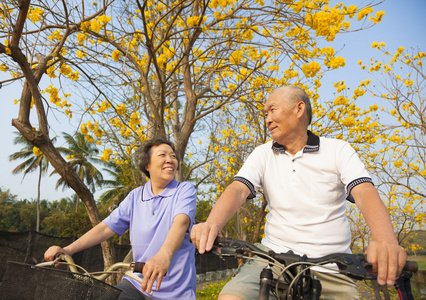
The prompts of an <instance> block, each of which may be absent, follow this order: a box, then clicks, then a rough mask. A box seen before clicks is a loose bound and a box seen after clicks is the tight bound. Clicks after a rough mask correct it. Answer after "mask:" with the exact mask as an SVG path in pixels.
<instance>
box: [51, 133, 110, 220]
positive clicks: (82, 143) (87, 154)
mask: <svg viewBox="0 0 426 300" xmlns="http://www.w3.org/2000/svg"><path fill="white" fill-rule="evenodd" d="M62 134H63V135H64V138H65V141H66V142H67V143H68V148H65V149H63V151H61V153H62V154H65V155H67V156H68V157H67V158H68V159H69V160H70V161H69V163H70V164H71V166H72V168H73V169H74V170H75V172H76V173H77V174H78V175H79V177H80V179H81V180H83V182H85V183H86V184H87V186H88V187H89V188H90V190H91V191H92V193H94V192H95V191H96V187H97V186H101V184H102V180H103V177H102V173H101V172H100V171H99V170H98V169H97V168H96V167H95V165H93V163H101V162H102V161H101V160H100V159H98V158H96V157H95V156H96V155H98V154H99V149H98V148H96V145H95V144H94V143H89V142H87V141H86V139H85V136H84V134H82V133H81V132H77V133H76V134H75V135H74V136H71V135H69V134H68V133H65V132H63V133H62ZM92 162H93V163H92ZM54 173H57V172H56V170H55V171H53V172H52V174H54ZM60 186H62V187H63V189H65V188H67V187H69V185H68V184H67V182H66V181H65V180H64V179H63V178H62V177H61V178H60V179H59V180H58V182H57V183H56V189H58V188H59V187H60ZM78 204H79V198H77V201H76V206H75V211H76V212H77V210H78Z"/></svg>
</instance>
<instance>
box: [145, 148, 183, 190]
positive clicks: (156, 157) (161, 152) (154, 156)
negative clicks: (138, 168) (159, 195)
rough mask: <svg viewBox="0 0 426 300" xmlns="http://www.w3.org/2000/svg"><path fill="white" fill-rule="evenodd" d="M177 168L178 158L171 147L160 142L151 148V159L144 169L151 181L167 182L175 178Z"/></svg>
mask: <svg viewBox="0 0 426 300" xmlns="http://www.w3.org/2000/svg"><path fill="white" fill-rule="evenodd" d="M177 168H178V160H177V158H176V153H175V152H174V151H173V149H172V147H170V146H169V145H167V144H161V145H158V146H153V147H152V148H151V160H150V162H149V165H148V167H147V168H146V170H147V171H148V172H149V176H150V178H151V181H152V182H153V183H154V182H156V183H159V184H161V183H165V184H168V183H169V182H171V181H172V180H173V179H174V178H175V175H176V172H177Z"/></svg>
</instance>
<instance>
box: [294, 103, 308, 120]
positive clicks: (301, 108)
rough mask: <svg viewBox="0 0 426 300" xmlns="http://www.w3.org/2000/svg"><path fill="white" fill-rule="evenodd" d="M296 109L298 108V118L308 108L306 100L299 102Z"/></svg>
mask: <svg viewBox="0 0 426 300" xmlns="http://www.w3.org/2000/svg"><path fill="white" fill-rule="evenodd" d="M296 109H297V117H298V118H301V117H303V115H304V114H305V110H306V105H305V102H303V101H299V103H297V105H296Z"/></svg>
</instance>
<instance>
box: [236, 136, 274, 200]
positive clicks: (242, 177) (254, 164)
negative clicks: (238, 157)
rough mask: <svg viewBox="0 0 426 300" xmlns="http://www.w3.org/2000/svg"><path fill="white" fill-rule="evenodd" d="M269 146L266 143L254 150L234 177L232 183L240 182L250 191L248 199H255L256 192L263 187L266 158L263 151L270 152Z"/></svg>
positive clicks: (269, 143) (269, 144)
mask: <svg viewBox="0 0 426 300" xmlns="http://www.w3.org/2000/svg"><path fill="white" fill-rule="evenodd" d="M271 145H272V144H271V142H268V143H266V144H264V145H261V146H259V147H257V148H256V149H254V150H253V152H252V153H251V154H250V155H249V156H248V157H247V159H246V161H245V162H244V164H243V166H242V167H241V169H240V170H239V171H238V173H237V175H235V177H234V181H240V182H242V183H244V184H245V185H246V186H247V187H248V189H249V190H250V195H249V196H248V198H254V197H256V192H257V191H258V190H259V189H260V188H261V187H262V186H263V176H264V169H265V165H266V157H267V155H266V154H265V153H264V151H265V149H269V151H272V150H271Z"/></svg>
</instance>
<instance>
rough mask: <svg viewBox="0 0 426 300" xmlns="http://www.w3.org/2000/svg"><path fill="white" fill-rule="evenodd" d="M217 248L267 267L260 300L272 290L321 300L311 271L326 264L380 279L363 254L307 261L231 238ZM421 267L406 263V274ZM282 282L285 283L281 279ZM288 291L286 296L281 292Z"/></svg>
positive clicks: (358, 276) (354, 274)
mask: <svg viewBox="0 0 426 300" xmlns="http://www.w3.org/2000/svg"><path fill="white" fill-rule="evenodd" d="M215 246H216V247H217V249H216V251H215V253H216V254H218V255H220V256H223V257H235V258H242V259H255V258H253V257H252V256H253V255H257V256H258V257H260V259H263V260H264V261H265V262H267V263H268V266H267V267H265V268H264V269H263V270H262V272H261V274H260V283H259V285H260V287H259V297H258V299H259V300H264V299H268V298H269V291H270V288H271V287H272V288H273V290H272V292H273V294H274V295H275V296H276V297H277V299H312V300H315V299H319V297H320V295H321V284H320V282H319V280H318V279H316V278H313V277H312V276H311V275H310V272H309V271H310V269H311V268H312V267H315V266H320V267H323V268H326V267H325V266H324V265H326V264H330V263H333V264H336V265H337V267H338V269H339V270H338V271H339V273H341V274H344V275H346V276H348V277H350V278H353V279H355V280H374V279H376V278H377V276H376V275H374V274H373V273H372V272H371V269H372V265H371V264H370V263H369V262H368V261H367V258H366V256H365V255H363V254H348V253H335V254H331V255H327V256H324V257H320V258H308V257H307V256H306V255H305V256H300V255H297V254H294V253H293V252H287V253H275V252H274V251H269V252H266V251H263V250H261V249H259V248H258V247H256V246H255V245H253V244H251V243H249V242H245V241H240V240H234V239H230V238H224V237H218V238H217V239H216V241H215ZM272 266H278V268H279V269H281V272H280V274H277V277H278V279H274V278H273V274H272V269H271V267H272ZM417 269H418V266H417V263H416V262H414V261H407V263H406V265H405V267H404V270H407V271H410V272H417ZM281 278H282V279H281ZM284 290H286V291H287V292H286V293H284V292H281V296H280V291H284Z"/></svg>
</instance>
